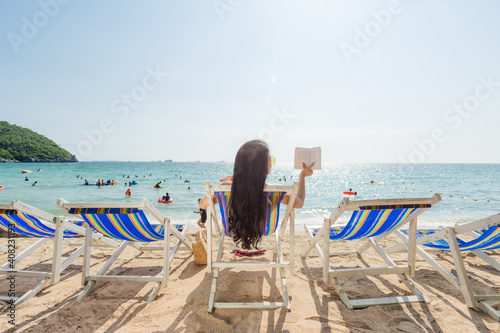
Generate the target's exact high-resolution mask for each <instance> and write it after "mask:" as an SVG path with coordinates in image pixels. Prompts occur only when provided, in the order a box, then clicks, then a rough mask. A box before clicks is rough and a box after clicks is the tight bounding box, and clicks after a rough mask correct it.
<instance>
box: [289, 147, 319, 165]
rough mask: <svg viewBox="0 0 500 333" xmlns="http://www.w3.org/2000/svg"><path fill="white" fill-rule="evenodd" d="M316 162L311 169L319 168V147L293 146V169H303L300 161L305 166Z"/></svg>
mask: <svg viewBox="0 0 500 333" xmlns="http://www.w3.org/2000/svg"><path fill="white" fill-rule="evenodd" d="M313 162H314V163H316V164H315V165H314V166H313V168H312V170H321V147H314V148H300V147H295V162H294V169H303V167H302V163H305V164H306V165H307V166H309V165H311V163H313Z"/></svg>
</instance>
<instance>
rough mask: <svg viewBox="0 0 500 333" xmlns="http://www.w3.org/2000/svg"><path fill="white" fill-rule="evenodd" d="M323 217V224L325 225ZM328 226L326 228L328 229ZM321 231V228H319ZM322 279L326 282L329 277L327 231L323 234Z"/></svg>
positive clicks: (328, 241) (328, 237) (328, 240)
mask: <svg viewBox="0 0 500 333" xmlns="http://www.w3.org/2000/svg"><path fill="white" fill-rule="evenodd" d="M326 225H327V224H326V219H325V226H326ZM329 229H330V228H328V230H329ZM320 231H321V230H320ZM322 259H323V280H324V281H325V283H328V280H329V279H330V273H329V271H330V235H329V233H328V232H325V234H324V235H323V258H322Z"/></svg>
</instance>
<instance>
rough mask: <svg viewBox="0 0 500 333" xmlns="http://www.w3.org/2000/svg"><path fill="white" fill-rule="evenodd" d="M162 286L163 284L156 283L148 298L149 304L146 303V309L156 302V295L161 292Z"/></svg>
mask: <svg viewBox="0 0 500 333" xmlns="http://www.w3.org/2000/svg"><path fill="white" fill-rule="evenodd" d="M162 285H163V284H162V283H161V282H156V283H155V286H154V287H153V290H152V291H151V294H150V295H149V297H148V302H147V303H146V307H148V306H149V303H151V302H152V301H154V300H155V298H156V295H158V292H159V291H160V289H161V287H162Z"/></svg>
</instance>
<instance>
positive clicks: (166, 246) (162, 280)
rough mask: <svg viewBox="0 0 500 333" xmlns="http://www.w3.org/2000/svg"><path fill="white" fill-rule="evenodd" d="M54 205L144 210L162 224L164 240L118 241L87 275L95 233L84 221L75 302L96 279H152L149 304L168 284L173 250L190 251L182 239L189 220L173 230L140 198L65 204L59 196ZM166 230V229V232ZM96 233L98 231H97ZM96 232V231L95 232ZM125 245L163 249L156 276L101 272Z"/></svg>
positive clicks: (147, 202) (113, 260) (184, 237)
mask: <svg viewBox="0 0 500 333" xmlns="http://www.w3.org/2000/svg"><path fill="white" fill-rule="evenodd" d="M57 205H58V206H59V207H60V208H62V209H64V210H69V209H71V208H137V209H140V210H143V211H145V212H148V213H149V214H151V215H152V216H153V217H154V218H155V219H156V220H157V221H158V222H159V223H160V224H161V225H163V226H164V230H165V232H164V240H163V245H162V246H149V243H140V242H131V241H121V240H120V241H121V242H122V243H121V244H120V245H119V247H118V249H117V250H116V251H115V252H114V253H113V255H111V257H110V258H109V259H108V261H106V263H105V264H104V265H103V266H102V267H101V269H100V270H99V271H98V273H97V274H96V275H90V273H89V270H90V259H91V250H92V238H91V237H90V236H91V235H93V234H96V232H94V231H93V228H92V227H91V226H90V225H88V224H86V228H85V245H84V254H83V271H82V285H83V286H85V289H84V291H83V292H82V293H81V294H80V295H79V296H78V297H77V300H78V301H81V300H82V299H83V298H85V297H86V296H87V295H88V294H89V293H90V292H91V291H92V290H93V289H94V287H95V286H96V282H98V281H137V282H155V285H154V287H153V289H152V291H151V293H150V295H149V297H148V300H147V305H149V304H150V303H151V302H152V301H153V300H154V299H155V298H156V296H157V294H158V292H159V291H160V289H161V288H162V287H166V286H167V285H168V277H169V273H170V265H171V263H172V261H173V259H174V256H175V254H176V252H177V250H189V251H192V245H191V242H190V241H189V240H188V239H186V234H187V230H188V228H189V223H187V224H186V225H184V228H183V230H182V232H180V231H179V230H177V229H176V228H175V226H174V225H173V224H172V223H170V219H169V218H168V217H165V216H164V215H163V214H162V213H161V212H160V211H159V210H158V209H157V208H156V207H155V206H153V205H152V204H151V202H149V201H148V200H146V199H143V200H142V202H140V203H69V202H67V201H66V200H64V199H59V200H58V201H57ZM169 230H170V232H168V231H169ZM171 233H172V234H173V235H174V236H175V237H176V238H177V242H176V243H175V245H174V246H173V247H170V234H171ZM97 234H99V233H97ZM99 235H100V234H99ZM101 236H103V235H101ZM181 243H182V244H184V245H185V247H182V248H181V247H180V244H181ZM127 246H131V247H133V248H135V249H137V250H138V251H141V252H144V251H163V265H162V267H163V268H162V271H161V272H160V273H159V274H158V275H156V276H137V275H105V274H106V272H107V271H108V270H109V269H110V268H111V266H112V265H113V263H114V262H115V261H116V259H118V257H119V256H120V254H121V253H122V252H123V250H125V248H126V247H127Z"/></svg>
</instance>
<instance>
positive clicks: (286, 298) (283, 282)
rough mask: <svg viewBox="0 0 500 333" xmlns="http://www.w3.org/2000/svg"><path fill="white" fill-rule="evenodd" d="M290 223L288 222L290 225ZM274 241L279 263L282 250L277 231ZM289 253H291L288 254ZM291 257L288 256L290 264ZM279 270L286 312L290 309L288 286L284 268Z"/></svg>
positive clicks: (281, 261)
mask: <svg viewBox="0 0 500 333" xmlns="http://www.w3.org/2000/svg"><path fill="white" fill-rule="evenodd" d="M291 226H292V224H290V227H291ZM275 235H276V237H275V241H276V255H277V259H278V262H279V263H280V264H281V263H283V252H282V251H281V243H280V237H279V235H278V233H275ZM290 255H291V254H290ZM291 261H292V258H290V265H291ZM279 271H280V278H281V288H282V291H283V304H284V306H285V308H286V310H287V311H288V312H290V311H291V307H290V297H289V295H288V287H287V283H286V276H285V269H284V268H283V267H280V268H279Z"/></svg>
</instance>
